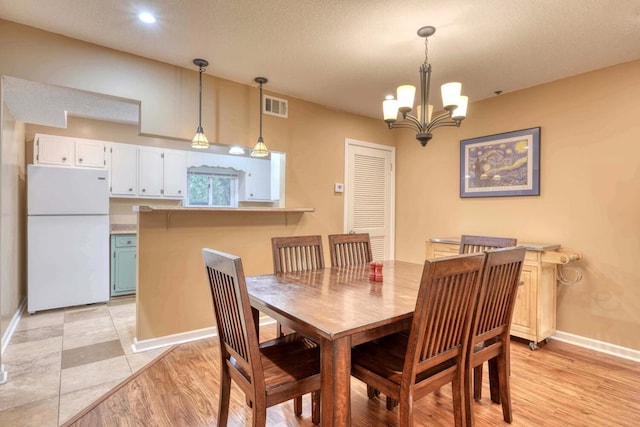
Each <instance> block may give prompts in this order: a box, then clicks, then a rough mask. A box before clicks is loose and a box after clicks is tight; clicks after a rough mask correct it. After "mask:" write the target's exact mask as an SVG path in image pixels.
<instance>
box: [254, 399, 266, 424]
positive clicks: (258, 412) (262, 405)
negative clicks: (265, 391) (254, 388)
mask: <svg viewBox="0 0 640 427" xmlns="http://www.w3.org/2000/svg"><path fill="white" fill-rule="evenodd" d="M252 412H253V427H264V426H265V425H266V424H267V402H266V400H265V398H264V396H256V401H255V402H253V411H252Z"/></svg>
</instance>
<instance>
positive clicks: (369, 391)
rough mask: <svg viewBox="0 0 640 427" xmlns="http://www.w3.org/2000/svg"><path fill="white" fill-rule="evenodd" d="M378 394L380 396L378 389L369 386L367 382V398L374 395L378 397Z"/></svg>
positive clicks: (371, 397)
mask: <svg viewBox="0 0 640 427" xmlns="http://www.w3.org/2000/svg"><path fill="white" fill-rule="evenodd" d="M378 396H380V390H377V389H375V388H373V387H371V386H370V385H369V384H367V397H368V398H369V399H373V398H374V397H378Z"/></svg>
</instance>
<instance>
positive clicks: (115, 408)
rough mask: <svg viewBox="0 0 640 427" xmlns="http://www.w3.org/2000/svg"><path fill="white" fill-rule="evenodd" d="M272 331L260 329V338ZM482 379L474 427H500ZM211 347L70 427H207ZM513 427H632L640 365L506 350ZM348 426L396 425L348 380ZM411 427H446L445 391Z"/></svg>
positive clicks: (242, 407) (244, 418)
mask: <svg viewBox="0 0 640 427" xmlns="http://www.w3.org/2000/svg"><path fill="white" fill-rule="evenodd" d="M274 333H275V328H274V326H273V325H269V326H265V327H263V328H262V329H261V333H260V336H261V338H262V339H268V338H270V337H272V336H273V335H274ZM487 378H488V376H487V375H486V373H485V384H484V385H483V399H482V401H480V402H476V403H475V404H474V408H473V409H474V414H475V421H476V426H479V427H484V426H496V425H508V424H506V423H504V422H503V421H502V410H501V406H500V405H497V404H492V403H491V401H490V399H489V397H488V396H489V389H488V384H487V381H486V379H487ZM218 380H219V373H218V345H217V342H216V341H215V340H214V339H207V340H202V341H196V342H192V343H186V344H181V345H178V346H175V347H172V348H171V349H169V350H167V352H165V353H164V354H163V355H161V356H159V357H158V358H157V359H156V360H155V361H154V362H152V363H150V364H149V365H148V366H147V367H146V368H145V369H142V370H141V371H139V372H138V373H136V374H135V375H134V376H133V377H132V378H130V379H129V380H127V381H125V382H123V383H121V384H120V385H119V386H118V387H116V388H115V389H114V390H112V391H111V392H110V393H108V394H107V395H105V396H103V398H101V399H99V400H98V401H96V402H95V403H94V404H92V405H90V406H89V407H88V408H87V409H85V410H84V411H82V412H80V413H79V414H78V415H77V416H76V417H74V418H72V419H71V420H70V422H69V423H68V425H69V426H91V427H95V426H115V425H117V426H142V425H144V426H151V425H153V426H214V425H216V424H217V418H216V416H217V404H218ZM511 387H512V399H513V413H514V415H513V418H514V420H513V423H512V424H511V425H512V426H563V427H564V426H630V427H631V426H637V425H640V363H635V362H632V361H628V360H624V359H619V358H616V357H613V356H608V355H603V354H601V353H596V352H594V351H590V350H585V349H582V348H579V347H575V346H571V345H568V344H564V343H561V342H557V341H553V340H552V341H550V342H549V343H548V344H547V345H545V346H543V347H541V348H539V349H538V350H536V351H531V350H529V347H528V345H527V344H526V343H523V342H513V343H512V352H511ZM351 404H352V425H353V426H397V425H398V421H397V408H396V410H394V411H387V410H386V409H385V402H384V398H376V399H373V400H369V399H367V397H366V388H365V386H364V385H363V384H362V383H360V382H359V381H357V380H355V379H353V380H352V399H351ZM303 406H304V407H303V413H302V417H301V418H296V417H295V416H294V414H293V404H292V402H287V403H284V404H282V405H278V406H275V407H273V408H269V409H268V411H267V417H268V425H270V426H311V425H312V423H311V412H310V397H309V396H305V398H304V399H303ZM415 411H416V425H418V426H423V425H432V426H447V425H452V424H453V415H452V404H451V390H450V387H444V388H442V389H441V390H440V392H437V393H434V394H432V395H430V396H428V397H426V398H424V399H421V400H420V401H418V402H417V403H416V404H415ZM250 424H251V410H250V409H249V408H248V407H247V406H246V404H245V399H244V395H242V393H241V392H240V391H239V389H238V388H236V387H232V392H231V409H230V418H229V425H230V426H244V425H250Z"/></svg>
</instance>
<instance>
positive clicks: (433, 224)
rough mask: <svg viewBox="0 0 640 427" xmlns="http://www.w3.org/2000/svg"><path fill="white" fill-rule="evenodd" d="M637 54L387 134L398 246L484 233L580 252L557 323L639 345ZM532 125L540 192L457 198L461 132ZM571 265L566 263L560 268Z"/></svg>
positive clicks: (401, 251)
mask: <svg viewBox="0 0 640 427" xmlns="http://www.w3.org/2000/svg"><path fill="white" fill-rule="evenodd" d="M637 99H640V61H635V62H631V63H627V64H621V65H618V66H615V67H611V68H607V69H603V70H599V71H595V72H591V73H587V74H583V75H579V76H575V77H572V78H568V79H564V80H560V81H556V82H552V83H549V84H545V85H541V86H537V87H533V88H530V89H526V90H522V91H519V92H515V93H511V94H504V95H500V96H499V97H495V98H491V99H488V100H485V101H481V102H475V103H472V104H471V106H470V108H469V118H468V119H466V120H465V121H464V122H463V124H462V127H461V128H460V129H455V128H447V129H443V130H438V131H436V132H435V134H434V135H435V137H434V139H433V140H432V141H431V142H430V143H429V145H428V146H427V147H426V148H421V147H420V146H419V145H418V143H417V142H416V141H415V140H413V136H412V135H411V134H410V132H408V131H407V132H404V131H402V130H399V131H394V132H399V133H400V132H402V133H403V136H402V138H403V140H402V141H399V142H398V145H397V166H398V167H397V205H396V217H397V223H396V224H397V226H396V230H397V231H396V235H397V236H398V237H397V239H396V245H397V246H396V254H397V258H399V259H403V260H410V261H420V260H421V259H422V253H423V248H424V241H425V240H426V239H428V238H429V237H434V236H442V237H444V236H459V235H460V234H463V233H466V234H487V235H498V236H509V237H510V236H513V237H517V238H518V239H519V240H521V241H530V242H543V243H558V244H561V245H562V246H563V247H568V248H572V249H576V250H578V251H580V252H582V253H583V255H584V260H582V261H580V262H579V263H578V264H577V265H578V266H579V267H580V268H581V269H582V270H583V271H584V278H583V280H582V281H581V282H580V283H578V284H576V285H574V286H571V287H566V286H564V287H563V286H561V287H559V288H558V323H557V329H558V330H560V331H564V332H569V333H572V334H576V335H580V336H584V337H588V338H593V339H597V340H601V341H605V342H609V343H613V344H618V345H621V346H624V347H628V348H632V349H636V350H640V334H639V333H638V331H640V263H639V262H638V259H640V161H639V158H640V113H639V109H638V105H637ZM537 126H540V127H541V161H540V170H541V173H540V196H538V197H500V198H476V199H468V198H467V199H461V198H460V197H459V170H460V166H459V158H460V154H459V150H460V144H459V140H460V139H465V138H474V137H478V136H484V135H491V134H494V133H500V132H508V131H512V130H518V129H524V128H530V127H537ZM568 274H569V275H570V274H571V273H568Z"/></svg>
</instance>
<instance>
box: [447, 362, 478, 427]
mask: <svg viewBox="0 0 640 427" xmlns="http://www.w3.org/2000/svg"><path fill="white" fill-rule="evenodd" d="M480 367H482V365H480ZM466 369H467V375H465V376H464V392H463V394H462V398H463V402H464V405H465V408H464V409H465V411H464V416H465V420H466V426H467V427H470V426H473V398H474V397H475V387H476V384H478V381H477V380H476V379H475V378H473V377H474V375H473V374H472V372H475V369H474V368H471V367H470V365H467V368H466ZM480 384H482V383H481V382H480ZM451 386H452V387H453V384H452V385H451ZM452 390H453V389H452Z"/></svg>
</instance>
